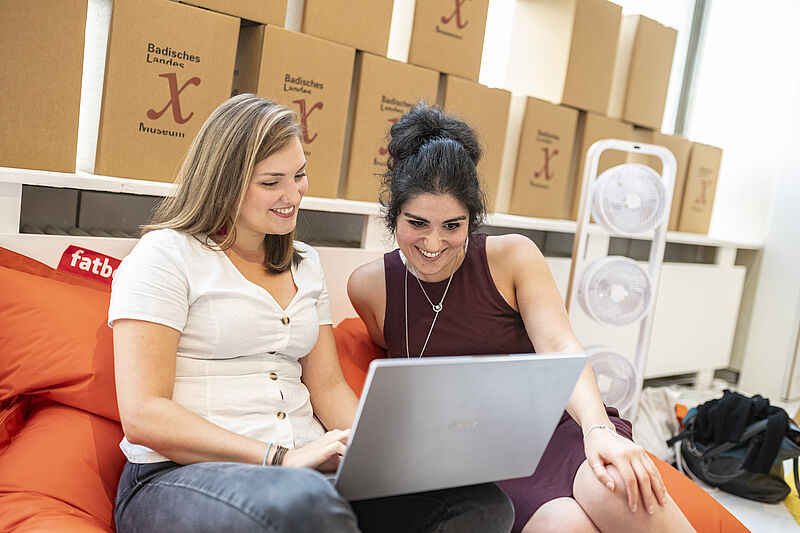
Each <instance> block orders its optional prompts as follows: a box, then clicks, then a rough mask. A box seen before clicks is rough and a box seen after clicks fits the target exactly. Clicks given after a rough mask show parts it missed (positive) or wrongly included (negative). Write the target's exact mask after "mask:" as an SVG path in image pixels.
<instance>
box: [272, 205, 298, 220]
mask: <svg viewBox="0 0 800 533" xmlns="http://www.w3.org/2000/svg"><path fill="white" fill-rule="evenodd" d="M295 209H296V208H295V206H293V205H292V206H289V207H281V208H279V209H270V211H272V212H274V213H275V214H276V215H278V216H280V217H283V218H289V217H290V216H292V215H294V212H295Z"/></svg>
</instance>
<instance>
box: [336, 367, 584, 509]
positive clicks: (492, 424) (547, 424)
mask: <svg viewBox="0 0 800 533" xmlns="http://www.w3.org/2000/svg"><path fill="white" fill-rule="evenodd" d="M585 364H586V355H585V354H554V355H549V354H534V355H492V356H474V357H473V356H458V357H430V358H425V359H378V360H375V361H372V363H370V366H369V373H368V374H367V379H366V382H365V384H364V391H363V393H362V395H361V401H360V403H359V406H358V411H357V413H356V419H355V422H354V424H353V430H352V434H351V435H350V441H349V443H348V446H347V451H346V452H345V455H344V457H343V458H342V461H341V463H340V464H339V468H338V470H337V472H336V475H335V478H334V483H335V485H336V488H337V489H338V490H339V492H340V493H341V494H342V495H343V496H344V497H345V498H347V499H349V500H363V499H367V498H380V497H384V496H393V495H398V494H409V493H414V492H422V491H428V490H437V489H443V488H450V487H458V486H464V485H474V484H477V483H484V482H488V481H498V480H502V479H513V478H518V477H524V476H529V475H531V474H533V471H534V470H535V469H536V465H537V464H538V463H539V459H540V458H541V456H542V454H543V453H544V450H545V447H546V446H547V443H548V441H549V440H550V436H551V435H552V433H553V430H554V429H555V427H556V424H557V423H558V421H559V419H560V417H561V414H562V413H563V411H564V407H565V406H566V404H567V400H568V399H569V396H570V394H571V392H572V389H573V387H574V386H575V383H576V381H577V379H578V376H579V375H580V373H581V370H582V369H583V367H584V365H585Z"/></svg>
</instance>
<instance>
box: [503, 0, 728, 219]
mask: <svg viewBox="0 0 800 533" xmlns="http://www.w3.org/2000/svg"><path fill="white" fill-rule="evenodd" d="M676 38H677V32H676V31H675V30H673V29H672V28H668V27H665V26H663V25H661V24H659V23H657V22H655V21H653V20H651V19H648V18H647V17H643V16H640V15H632V16H623V15H622V9H621V7H620V6H618V5H616V4H614V3H611V2H609V1H607V0H563V1H559V2H553V1H548V0H532V1H524V2H522V1H518V2H517V3H516V5H515V13H514V23H513V28H512V36H511V46H510V53H509V62H508V66H507V70H506V82H505V85H506V87H508V88H510V89H511V90H512V91H514V92H515V94H523V95H533V96H536V97H537V98H542V99H544V100H538V99H534V98H527V101H526V102H525V103H524V104H519V105H516V106H513V109H514V110H515V111H514V112H515V113H517V114H519V115H520V117H517V118H515V117H512V119H511V120H510V121H509V129H508V132H509V133H508V135H509V136H510V137H513V138H518V139H519V140H518V142H513V141H511V140H510V141H509V142H508V143H507V144H506V154H505V156H504V159H505V160H506V161H507V162H508V164H506V165H505V166H504V171H503V176H502V177H501V182H504V183H510V182H513V185H512V187H511V194H510V197H508V201H507V202H506V201H505V200H506V198H502V197H501V200H500V202H499V205H498V206H497V208H498V210H500V211H506V210H507V211H508V212H509V213H512V214H517V215H526V216H535V217H544V218H566V219H571V220H575V218H576V216H577V211H578V206H579V205H580V194H581V191H582V183H583V177H584V176H583V174H584V163H585V158H586V152H587V150H588V149H589V147H590V146H591V145H592V144H593V143H594V142H595V141H598V140H600V139H606V138H615V139H622V140H631V141H636V142H642V143H650V144H659V145H663V146H666V147H667V148H669V149H670V150H672V152H673V153H674V154H675V156H676V159H677V160H678V171H677V176H676V183H675V189H674V198H673V203H672V209H671V212H670V222H669V229H671V230H681V231H692V232H699V233H706V232H707V231H708V223H709V221H710V218H711V208H712V206H713V189H714V187H715V185H716V180H717V177H718V170H719V164H718V159H716V161H717V164H716V167H714V165H713V161H715V159H713V158H710V157H709V156H707V155H705V154H706V153H707V152H709V150H708V148H704V146H705V145H699V144H697V143H691V142H690V141H688V140H686V139H683V138H681V137H678V136H675V135H666V134H663V133H660V132H659V129H660V127H661V123H662V119H663V113H664V105H665V101H666V96H667V88H668V85H669V76H670V71H671V67H672V57H673V52H674V49H675V42H676ZM570 113H572V114H573V115H574V114H577V127H575V135H574V136H570V135H567V136H565V135H564V134H561V133H555V132H556V131H562V132H563V131H569V130H568V128H569V124H570V123H574V122H575V119H574V118H573V117H572V116H571V115H570ZM717 153H719V152H717ZM694 154H696V155H694ZM691 159H698V161H700V160H702V161H704V164H703V168H704V173H703V175H702V176H701V175H700V173H699V172H698V171H694V170H693V169H695V168H696V167H698V166H699V165H700V163H699V162H698V163H695V164H694V165H692V164H691V163H690V160H691ZM626 162H640V163H644V164H647V165H650V166H653V167H654V168H655V169H656V170H657V171H658V172H660V171H661V165H660V161H659V160H658V159H657V158H652V157H650V158H647V157H642V156H637V155H633V154H625V153H622V152H617V151H607V152H605V153H604V154H603V156H602V157H601V159H600V164H599V168H598V172H599V173H602V172H603V171H604V170H606V169H608V168H610V167H612V166H615V165H619V164H622V163H626ZM703 180H705V181H703ZM699 183H705V185H702V186H701V185H699ZM684 190H686V193H685V194H686V195H687V196H690V195H694V196H692V198H691V200H688V201H687V202H684V201H683V200H684ZM701 193H705V196H703V201H699V200H697V198H695V196H697V195H699V194H701ZM692 205H693V206H694V207H691V206H692ZM687 206H688V207H687ZM682 211H686V212H687V216H686V218H683V217H682V216H681V213H682ZM680 220H683V223H680V222H679V221H680Z"/></svg>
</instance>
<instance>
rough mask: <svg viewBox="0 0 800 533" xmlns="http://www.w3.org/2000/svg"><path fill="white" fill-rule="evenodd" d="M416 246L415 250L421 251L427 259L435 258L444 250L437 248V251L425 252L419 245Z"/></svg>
mask: <svg viewBox="0 0 800 533" xmlns="http://www.w3.org/2000/svg"><path fill="white" fill-rule="evenodd" d="M416 248H417V250H419V253H421V254H422V255H423V256H424V257H427V258H428V259H436V258H437V257H439V256H440V255H442V252H444V250H439V251H438V252H426V251H425V250H423V249H422V248H419V247H416Z"/></svg>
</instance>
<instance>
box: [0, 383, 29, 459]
mask: <svg viewBox="0 0 800 533" xmlns="http://www.w3.org/2000/svg"><path fill="white" fill-rule="evenodd" d="M0 405H3V409H2V410H1V411H0V450H2V449H3V448H5V447H6V446H7V445H8V444H9V443H10V442H11V439H13V438H14V436H15V435H16V434H17V433H19V430H20V429H22V425H23V424H24V423H25V418H26V417H27V416H28V411H29V410H30V406H31V399H30V396H14V397H13V398H11V399H10V400H8V402H5V403H3V402H0Z"/></svg>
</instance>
